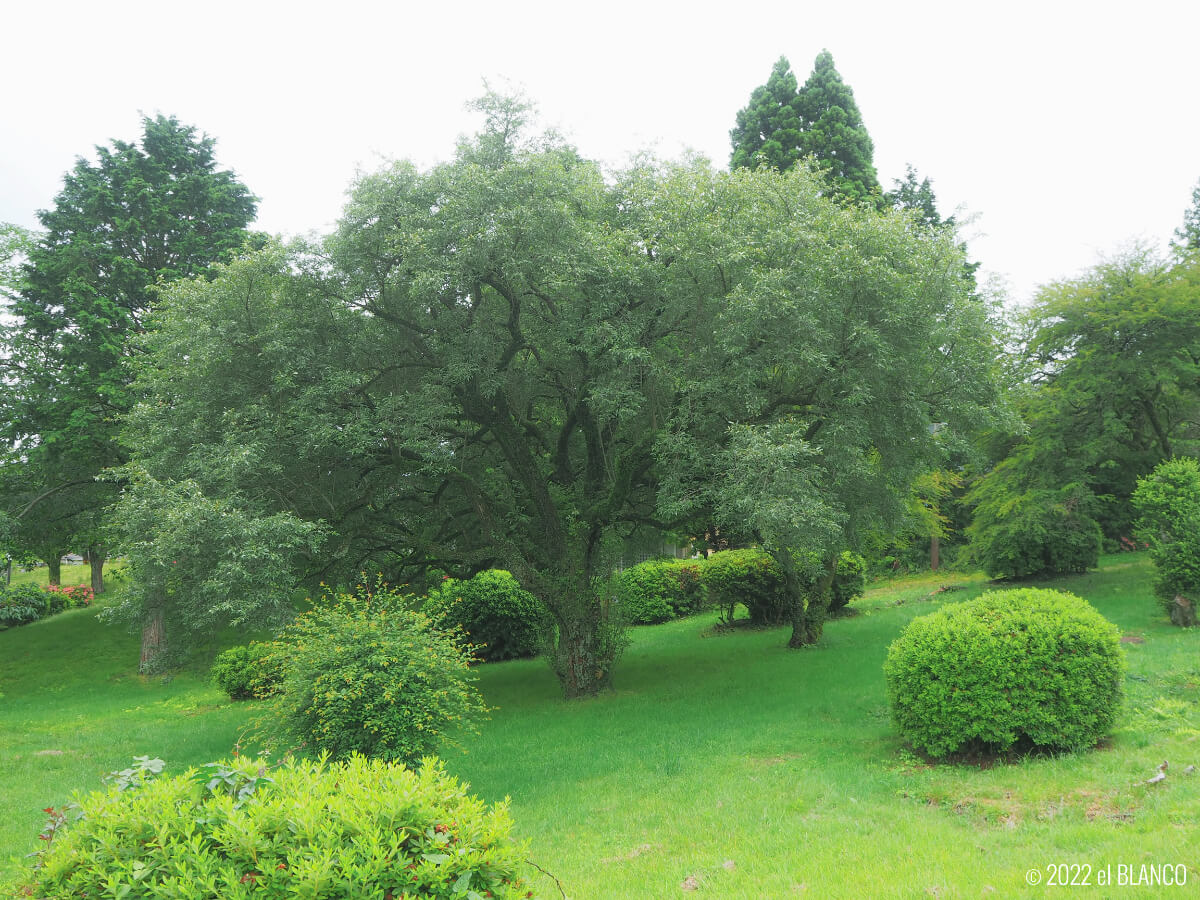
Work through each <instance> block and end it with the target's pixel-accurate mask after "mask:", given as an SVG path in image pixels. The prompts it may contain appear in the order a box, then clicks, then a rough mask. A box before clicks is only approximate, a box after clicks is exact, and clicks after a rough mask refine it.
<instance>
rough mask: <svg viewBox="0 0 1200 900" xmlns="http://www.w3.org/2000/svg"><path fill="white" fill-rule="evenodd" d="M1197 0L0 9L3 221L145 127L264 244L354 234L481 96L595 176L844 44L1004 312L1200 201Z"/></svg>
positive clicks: (714, 138)
mask: <svg viewBox="0 0 1200 900" xmlns="http://www.w3.org/2000/svg"><path fill="white" fill-rule="evenodd" d="M1198 41H1200V2H1197V0H1140V2H1131V0H1126V2H1119V3H1117V2H1107V0H1090V2H1063V0H1041V2H1033V3H1031V2H1025V0H1012V2H998V0H987V2H977V0H976V2H972V0H959V2H953V3H938V2H926V0H921V2H895V0H894V2H866V0H859V2H854V0H847V2H843V3H836V2H833V0H820V2H809V0H789V2H775V0H760V2H757V3H733V2H729V0H722V2H720V3H714V4H712V5H704V4H703V3H700V2H695V0H692V2H686V3H682V2H654V0H643V2H626V0H614V2H604V3H596V2H593V3H570V2H553V3H550V2H546V3H543V2H519V0H509V2H491V3H479V2H473V0H460V2H454V3H449V2H444V3H438V2H421V3H403V2H395V0H393V2H391V3H385V2H379V3H363V2H358V0H341V2H325V3H321V4H310V3H307V2H304V0H297V2H290V3H277V2H263V0H242V2H238V3H230V2H226V0H208V2H197V3H187V4H184V3H178V2H170V0H157V2H122V0H108V2H103V3H97V2H86V3H84V2H64V0H40V2H18V0H0V60H3V69H4V73H5V78H4V81H5V85H4V91H3V97H2V99H0V111H2V115H0V221H10V222H16V223H18V224H21V225H25V226H31V227H32V226H36V225H37V220H36V211H37V210H38V209H43V208H47V207H49V206H52V204H53V200H54V195H55V194H56V193H57V191H58V190H59V188H60V186H61V179H62V175H63V173H64V172H66V171H67V170H68V169H69V168H70V167H71V166H72V165H73V164H74V160H75V158H76V157H77V156H79V155H85V156H89V157H90V156H92V155H93V147H94V145H95V144H99V143H106V142H107V141H108V140H110V139H112V138H121V139H125V140H133V139H136V138H137V137H138V136H139V134H140V113H141V112H145V113H147V114H154V113H158V112H161V113H164V114H169V115H176V116H178V117H179V118H180V119H181V120H182V121H184V122H186V123H188V124H193V125H196V126H198V127H199V128H200V129H201V130H203V131H204V132H206V133H208V134H209V135H211V136H213V137H214V138H216V139H217V153H218V158H219V160H220V162H221V164H222V165H223V166H224V167H228V168H232V169H234V170H235V171H236V172H237V173H238V175H239V176H240V177H241V179H242V180H243V181H244V182H245V183H246V184H247V185H248V186H249V188H250V189H251V190H252V191H253V192H254V193H255V194H257V195H258V196H259V197H260V198H261V204H260V210H259V221H258V227H260V228H262V229H265V230H267V231H271V232H279V233H286V234H297V233H302V232H308V231H313V230H316V231H323V230H326V229H328V228H329V227H330V226H331V225H332V224H333V222H334V221H335V220H336V218H337V216H338V214H339V211H340V208H341V204H342V202H343V199H344V192H345V189H346V187H347V186H348V184H349V182H350V180H351V179H352V178H353V176H354V173H355V171H356V169H373V168H376V167H378V166H379V165H380V164H381V163H382V161H384V160H386V159H392V158H409V159H412V160H414V161H416V162H417V163H419V164H421V165H429V164H432V163H434V162H437V161H440V160H445V159H448V158H450V157H451V156H452V154H453V152H454V146H455V141H456V139H457V137H458V136H459V135H460V134H464V133H468V132H471V131H473V130H475V128H476V127H477V125H478V121H477V119H476V118H475V117H474V116H473V115H472V114H470V113H468V112H467V111H465V109H464V106H463V104H464V102H465V101H466V100H468V99H470V98H472V97H475V96H477V95H478V94H480V93H481V90H482V88H481V85H482V79H483V78H489V79H492V80H496V81H498V80H500V79H504V78H507V79H508V80H509V81H510V82H513V83H516V84H519V85H521V86H523V87H524V89H525V90H526V91H527V93H528V94H529V95H530V96H531V97H532V98H533V99H534V100H535V101H536V102H537V103H538V105H539V107H540V111H541V120H542V123H543V124H545V125H551V126H555V127H557V128H559V129H560V130H562V131H564V132H565V133H566V134H567V135H568V136H569V137H570V138H571V139H572V140H573V141H574V142H575V143H576V144H577V145H578V146H579V147H580V149H581V151H582V152H583V153H584V154H585V155H588V156H591V157H593V158H597V159H601V160H604V161H607V162H610V163H613V164H620V163H621V162H622V161H623V160H625V159H626V157H627V156H628V155H629V154H630V153H632V152H634V151H637V150H640V149H645V148H648V147H649V148H653V149H656V150H657V151H658V152H659V153H661V154H664V155H668V156H673V155H676V154H678V153H679V152H680V151H681V150H682V149H683V148H692V149H695V150H698V151H700V152H701V153H704V154H705V155H707V156H709V157H710V158H711V159H712V160H714V162H716V163H718V164H720V165H725V164H727V162H728V156H729V129H730V128H731V127H732V125H733V122H734V116H735V114H736V113H737V111H738V109H740V108H741V107H742V106H744V105H745V104H746V102H747V100H748V99H749V95H750V92H751V91H752V90H753V89H754V88H755V87H756V86H757V85H760V84H762V83H763V82H765V81H766V78H767V76H768V75H769V74H770V71H771V67H772V65H773V64H774V62H775V60H776V59H777V58H778V57H779V56H780V55H785V56H787V58H788V59H789V60H790V61H791V63H792V67H793V70H794V71H795V72H796V75H797V77H798V78H799V80H800V81H801V82H803V81H804V79H805V78H807V76H808V73H809V72H810V71H811V69H812V64H813V60H814V58H815V57H816V55H817V53H818V52H820V50H821V49H822V48H828V49H829V50H830V51H831V52H832V53H833V57H834V61H835V63H836V65H837V68H838V70H839V71H840V72H841V74H842V77H843V78H844V79H845V80H846V81H847V83H848V84H850V86H851V87H852V88H853V90H854V93H855V97H856V98H857V100H858V104H859V107H860V108H861V110H862V114H863V118H864V120H865V122H866V125H867V128H868V130H869V131H870V133H871V136H872V138H873V139H874V142H875V163H876V167H877V168H878V170H879V175H880V180H881V181H882V182H883V184H884V186H885V187H887V186H890V184H891V181H892V179H893V178H896V177H899V176H900V175H902V174H903V171H904V165H905V163H906V162H911V163H912V164H913V165H914V166H915V167H916V168H917V170H918V171H919V172H920V173H921V174H922V175H927V176H929V177H930V178H931V179H932V180H933V183H934V188H935V190H936V192H937V196H938V201H939V206H940V207H941V209H942V212H943V214H948V213H950V212H954V211H955V210H956V208H960V207H961V209H962V210H964V211H966V212H967V213H968V214H973V215H974V216H975V217H976V218H975V220H974V224H973V225H972V226H971V228H970V230H969V231H968V232H967V233H966V235H967V237H968V238H969V241H970V248H971V251H972V255H973V256H974V257H975V258H977V259H979V260H980V261H981V262H982V263H983V265H984V269H985V271H986V272H988V273H992V274H995V275H999V276H1002V277H1004V278H1005V279H1007V281H1008V283H1009V286H1010V290H1011V299H1012V300H1013V301H1017V302H1019V301H1022V300H1024V299H1025V298H1026V297H1028V295H1029V294H1030V292H1031V291H1032V289H1033V288H1034V286H1035V285H1037V284H1038V283H1042V282H1045V281H1048V280H1052V279H1057V278H1064V277H1069V276H1072V275H1075V274H1077V273H1078V272H1079V271H1080V270H1081V269H1083V268H1085V267H1087V266H1089V265H1091V264H1093V263H1094V262H1095V261H1096V260H1097V258H1098V257H1099V256H1100V255H1102V254H1111V253H1113V252H1116V251H1118V250H1119V249H1120V248H1121V247H1123V246H1126V245H1128V244H1129V243H1130V242H1131V241H1133V240H1139V239H1140V240H1143V241H1148V242H1150V243H1152V244H1157V245H1160V246H1165V244H1166V242H1167V241H1168V240H1169V239H1170V237H1171V235H1172V232H1173V231H1174V229H1175V228H1177V227H1178V226H1179V224H1180V223H1181V221H1182V218H1183V211H1184V209H1185V208H1186V207H1187V205H1188V203H1189V201H1190V197H1191V191H1192V187H1193V186H1194V185H1195V184H1196V182H1197V180H1198V179H1200V56H1198V55H1197V47H1198V46H1200V44H1198Z"/></svg>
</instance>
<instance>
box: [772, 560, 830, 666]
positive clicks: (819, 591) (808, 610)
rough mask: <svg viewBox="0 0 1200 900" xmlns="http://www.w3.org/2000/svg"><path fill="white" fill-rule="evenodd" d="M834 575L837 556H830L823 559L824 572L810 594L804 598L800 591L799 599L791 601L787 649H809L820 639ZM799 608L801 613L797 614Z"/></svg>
mask: <svg viewBox="0 0 1200 900" xmlns="http://www.w3.org/2000/svg"><path fill="white" fill-rule="evenodd" d="M794 568H795V567H794V566H793V572H794ZM835 574H837V556H836V555H835V554H830V555H829V556H827V557H826V558H825V568H824V571H823V572H822V573H821V577H820V578H818V579H817V583H816V584H815V585H814V586H813V589H812V593H810V594H809V595H808V596H807V597H805V595H804V592H803V591H800V594H799V599H798V600H795V599H794V600H792V636H791V638H790V639H789V640H788V646H789V647H792V648H796V647H809V646H811V645H813V644H815V643H816V642H817V641H819V640H820V639H821V635H822V634H823V633H824V631H825V620H826V619H827V618H828V617H829V596H830V593H831V590H832V588H833V576H834V575H835ZM785 578H786V574H785ZM797 583H799V579H798V577H797ZM801 607H803V611H802V612H798V610H799V609H800V608H801Z"/></svg>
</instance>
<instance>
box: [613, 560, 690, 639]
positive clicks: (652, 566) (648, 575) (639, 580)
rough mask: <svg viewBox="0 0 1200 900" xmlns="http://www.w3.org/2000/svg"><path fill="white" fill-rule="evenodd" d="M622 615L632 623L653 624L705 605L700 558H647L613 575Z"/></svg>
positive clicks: (614, 587) (615, 596)
mask: <svg viewBox="0 0 1200 900" xmlns="http://www.w3.org/2000/svg"><path fill="white" fill-rule="evenodd" d="M613 594H614V598H615V600H616V602H617V605H618V608H619V609H620V611H621V617H622V618H623V619H624V620H625V621H626V622H629V623H630V624H632V625H655V624H658V623H659V622H666V621H668V620H669V619H675V618H679V617H681V616H688V615H691V614H692V613H695V612H699V611H700V609H701V608H702V607H703V606H704V586H703V583H702V582H701V575H700V562H699V561H698V560H692V559H648V560H646V561H645V562H641V563H638V564H637V565H636V566H630V567H629V568H628V569H624V570H622V571H621V572H618V573H617V574H616V575H615V576H614V577H613Z"/></svg>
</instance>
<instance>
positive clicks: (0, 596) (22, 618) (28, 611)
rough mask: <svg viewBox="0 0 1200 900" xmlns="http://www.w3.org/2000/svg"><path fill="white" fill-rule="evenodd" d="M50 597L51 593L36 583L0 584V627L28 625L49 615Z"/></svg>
mask: <svg viewBox="0 0 1200 900" xmlns="http://www.w3.org/2000/svg"><path fill="white" fill-rule="evenodd" d="M50 599H51V595H50V594H48V593H47V592H46V591H45V590H43V589H42V588H41V587H39V586H38V585H36V584H13V585H8V586H7V587H3V586H0V627H8V628H12V627H15V626H17V625H28V624H29V623H30V622H36V621H37V620H38V619H41V618H43V617H44V616H47V615H49V614H50V609H51V605H50ZM64 608H65V607H64Z"/></svg>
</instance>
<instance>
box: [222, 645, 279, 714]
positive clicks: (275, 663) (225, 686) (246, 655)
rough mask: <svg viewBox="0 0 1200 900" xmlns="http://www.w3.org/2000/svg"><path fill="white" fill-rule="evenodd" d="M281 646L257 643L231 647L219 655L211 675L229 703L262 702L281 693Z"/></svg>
mask: <svg viewBox="0 0 1200 900" xmlns="http://www.w3.org/2000/svg"><path fill="white" fill-rule="evenodd" d="M279 650H280V645H279V644H276V643H260V642H258V641H255V642H253V643H250V644H246V645H244V646H241V647H230V648H229V649H228V650H224V651H222V652H221V653H218V654H217V658H216V659H214V660H213V664H212V669H211V674H212V680H213V683H214V684H215V685H216V686H217V687H219V688H220V689H221V690H223V691H224V692H225V693H227V694H228V695H229V699H230V700H261V699H263V698H265V697H272V696H274V695H275V694H277V693H279V690H280V686H281V685H282V684H283V657H282V656H281V654H280V652H279Z"/></svg>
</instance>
